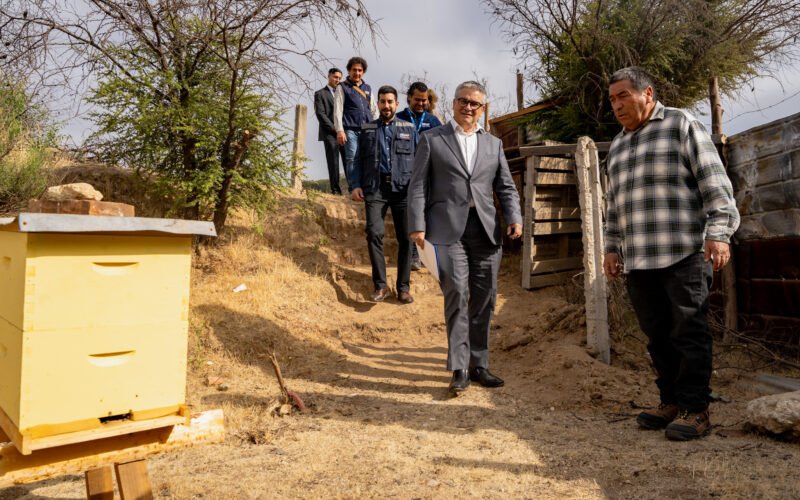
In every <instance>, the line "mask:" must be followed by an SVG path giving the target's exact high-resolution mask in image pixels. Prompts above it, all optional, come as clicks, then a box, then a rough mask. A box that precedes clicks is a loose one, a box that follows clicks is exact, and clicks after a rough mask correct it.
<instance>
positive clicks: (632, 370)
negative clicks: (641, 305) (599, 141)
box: [0, 196, 800, 499]
mask: <svg viewBox="0 0 800 500" xmlns="http://www.w3.org/2000/svg"><path fill="white" fill-rule="evenodd" d="M285 204H286V206H285V207H284V209H285V210H284V212H283V213H284V214H286V215H285V216H281V217H280V218H277V217H276V218H274V219H272V220H270V222H269V224H268V225H265V226H263V227H256V229H255V230H253V228H252V226H251V222H248V221H247V220H246V219H245V218H242V219H241V220H240V221H239V223H240V224H241V225H240V226H239V227H234V228H232V229H233V230H232V231H231V232H230V234H229V235H228V236H227V237H226V241H225V242H224V244H223V245H220V246H218V247H216V248H213V249H211V250H206V251H204V252H203V254H202V255H200V256H199V257H198V258H197V259H196V272H195V274H194V276H193V299H192V300H193V306H192V307H193V309H192V310H193V320H192V330H191V333H190V335H191V341H190V347H191V349H190V351H191V352H190V369H191V373H190V380H189V388H188V393H189V400H190V402H191V403H192V404H193V405H194V407H195V408H198V409H206V408H215V407H221V408H223V409H224V411H225V414H226V425H227V429H228V432H229V438H228V440H227V442H226V443H225V444H221V445H216V446H208V447H202V448H196V449H190V450H186V451H185V452H183V453H174V454H170V455H165V456H162V457H158V458H155V459H152V460H151V461H150V474H151V479H152V482H153V485H154V487H155V489H156V494H157V497H159V498H273V497H290V498H300V497H303V498H329V497H334V498H361V497H368V498H377V497H395V498H455V497H459V498H463V497H468V498H487V497H491V498H537V499H538V498H706V497H722V498H748V499H749V498H798V497H800V482H798V481H797V480H796V478H795V473H796V464H797V463H800V449H798V447H797V445H794V444H787V443H780V442H776V441H774V440H770V439H768V438H763V437H759V436H753V435H750V434H746V433H744V432H743V431H742V430H741V424H742V420H743V411H744V406H745V404H746V402H747V401H748V400H749V399H750V398H752V397H753V396H754V394H751V393H747V392H744V391H743V389H742V387H743V385H742V383H741V380H739V379H738V378H736V377H735V376H734V375H733V374H731V373H729V371H726V370H720V371H719V372H717V373H716V375H715V379H714V388H715V390H716V391H718V392H721V393H724V394H725V395H726V396H728V397H730V398H731V399H732V401H731V402H730V403H728V404H722V403H715V404H714V405H713V407H712V411H713V417H712V418H713V421H714V423H715V425H716V426H715V428H714V432H713V433H712V435H711V436H709V437H708V438H706V439H705V440H702V441H699V442H690V443H673V442H668V441H666V440H665V438H664V436H663V434H662V433H660V432H646V431H640V430H638V429H637V428H636V425H635V422H634V417H635V415H636V414H637V413H638V411H639V409H638V408H640V407H646V406H651V405H654V404H655V403H656V399H655V391H654V389H655V387H654V385H653V384H652V375H651V373H650V369H649V367H648V365H647V363H646V361H645V358H644V343H643V341H642V339H641V337H639V336H637V335H632V334H629V335H626V336H619V335H618V336H617V338H615V343H614V352H613V363H612V366H606V365H603V364H601V363H599V362H598V361H596V360H595V359H594V358H592V357H591V356H590V355H589V354H588V353H587V351H586V350H585V349H584V347H583V346H582V339H583V335H584V333H583V328H584V326H583V321H584V320H583V311H582V308H581V306H580V305H578V304H573V303H571V302H578V301H577V300H575V298H576V296H575V292H574V290H570V289H546V290H542V291H537V292H527V291H523V290H522V289H521V288H520V287H519V286H518V275H517V269H518V260H517V259H518V258H517V259H515V258H514V257H513V256H511V257H509V258H507V259H504V264H503V268H502V270H501V277H500V288H499V292H500V293H499V297H498V308H497V314H496V319H495V324H494V331H493V339H492V342H493V349H492V358H491V360H492V368H493V370H495V371H496V372H497V373H498V374H499V375H501V376H502V377H504V378H505V380H506V386H505V387H503V388H500V389H493V390H488V389H483V388H480V387H475V386H473V387H471V388H470V389H469V390H468V391H467V392H466V393H465V394H464V395H462V396H459V397H458V398H452V399H451V398H449V397H447V394H446V387H447V383H448V381H449V373H448V372H446V371H445V361H444V360H445V356H446V352H445V344H446V341H445V333H444V319H443V313H442V298H441V294H440V292H439V291H438V287H437V285H436V284H435V283H434V282H433V280H432V278H431V277H430V276H429V275H427V273H425V272H421V273H415V274H414V275H413V276H412V280H413V283H412V292H413V293H414V296H415V298H416V301H415V302H414V303H413V304H411V305H400V304H399V303H397V302H396V301H393V300H391V301H388V302H386V303H382V304H372V303H370V302H368V300H367V299H366V296H367V294H368V293H369V291H370V287H371V285H370V278H369V266H368V265H366V244H365V242H364V239H363V233H362V231H363V226H362V225H361V224H362V222H359V220H358V214H357V212H355V211H354V210H353V208H352V206H351V205H350V204H349V203H348V202H346V201H344V200H343V199H335V198H333V197H331V196H320V197H319V198H317V199H313V200H304V199H302V198H294V199H289V200H286V201H285ZM390 269H391V266H390ZM392 279H393V273H392V272H390V280H392ZM240 283H245V284H246V285H247V287H248V290H247V291H246V292H242V293H233V292H232V291H231V290H232V289H233V288H234V287H235V286H236V285H238V284H240ZM568 299H572V300H568ZM272 352H275V353H277V355H278V357H279V359H280V361H281V366H282V369H283V372H284V375H285V376H286V378H287V383H288V385H289V387H290V388H291V389H293V390H295V391H297V392H298V393H300V394H301V395H302V397H303V398H304V400H305V402H306V403H307V404H308V405H309V406H310V409H309V411H308V412H306V413H303V414H301V413H294V414H292V415H289V416H284V417H279V416H276V414H275V410H276V409H277V407H278V403H277V398H278V388H277V384H276V383H275V380H274V376H273V374H272V368H271V366H270V363H269V360H268V356H269V354H270V353H272ZM209 375H212V376H219V377H222V378H223V379H224V380H225V383H226V384H227V385H228V386H229V389H228V390H227V391H220V390H218V389H217V388H216V387H213V386H212V387H207V386H206V385H205V383H204V382H205V381H206V377H207V376H209ZM82 494H83V483H82V478H81V477H69V478H64V479H61V480H57V481H48V482H42V483H37V484H34V485H29V486H25V487H17V488H11V489H7V490H6V491H4V492H0V499H12V498H80V497H81V495H82Z"/></svg>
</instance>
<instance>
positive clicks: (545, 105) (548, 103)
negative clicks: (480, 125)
mask: <svg viewBox="0 0 800 500" xmlns="http://www.w3.org/2000/svg"><path fill="white" fill-rule="evenodd" d="M551 107H553V103H552V102H551V101H549V100H548V101H544V102H540V103H538V104H534V105H532V106H528V107H527V108H525V109H522V110H520V111H515V112H513V113H509V114H506V115H501V116H497V117H495V118H492V119H491V120H490V121H489V122H490V123H491V124H492V125H494V126H497V124H499V123H502V122H506V121H510V120H516V119H518V118H522V117H523V116H525V115H527V114H529V113H535V112H537V111H540V110H542V109H547V108H551Z"/></svg>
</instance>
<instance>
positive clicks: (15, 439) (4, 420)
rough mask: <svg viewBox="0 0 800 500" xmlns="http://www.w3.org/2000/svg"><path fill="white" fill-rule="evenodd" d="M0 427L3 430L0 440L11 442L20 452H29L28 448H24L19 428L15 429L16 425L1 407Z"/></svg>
mask: <svg viewBox="0 0 800 500" xmlns="http://www.w3.org/2000/svg"><path fill="white" fill-rule="evenodd" d="M0 429H2V430H3V434H4V435H5V439H0V441H6V442H10V443H13V444H14V446H16V447H17V449H18V450H20V452H23V453H25V454H26V455H27V454H29V453H30V450H26V449H25V446H24V439H23V437H22V434H21V433H20V432H19V429H17V425H16V424H15V423H14V422H13V421H12V420H11V418H10V417H9V416H8V415H7V414H6V412H5V410H3V408H0Z"/></svg>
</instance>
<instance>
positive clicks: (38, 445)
mask: <svg viewBox="0 0 800 500" xmlns="http://www.w3.org/2000/svg"><path fill="white" fill-rule="evenodd" d="M185 423H186V417H184V416H180V415H168V416H166V417H160V418H153V419H150V420H136V421H134V420H114V421H111V422H105V423H104V424H102V427H98V428H96V429H88V430H85V431H79V432H69V433H66V434H56V435H55V436H45V437H40V438H27V437H26V436H24V434H23V439H24V444H23V447H24V449H25V450H30V451H35V450H43V449H46V448H55V447H57V446H64V445H67V444H73V443H82V442H85V441H94V440H96V439H105V438H109V437H114V436H119V435H122V434H130V433H131V432H141V431H146V430H149V429H158V428H159V427H170V426H172V425H177V424H185ZM23 453H24V451H23Z"/></svg>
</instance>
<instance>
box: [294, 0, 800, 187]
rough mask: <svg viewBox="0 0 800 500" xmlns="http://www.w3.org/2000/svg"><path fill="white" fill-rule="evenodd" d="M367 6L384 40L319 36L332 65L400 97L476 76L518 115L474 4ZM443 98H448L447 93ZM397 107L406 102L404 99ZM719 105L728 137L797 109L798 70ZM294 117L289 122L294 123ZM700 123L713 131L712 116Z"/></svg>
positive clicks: (529, 97) (484, 18) (319, 75)
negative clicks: (415, 87)
mask: <svg viewBox="0 0 800 500" xmlns="http://www.w3.org/2000/svg"><path fill="white" fill-rule="evenodd" d="M366 4H367V7H368V10H369V12H370V14H372V16H373V17H374V18H376V19H380V26H381V29H382V30H383V33H384V38H385V40H384V41H383V42H378V46H377V50H376V49H373V47H372V45H371V44H369V43H366V44H364V45H362V46H361V47H357V48H353V46H352V43H351V41H350V39H349V38H348V37H345V36H342V37H340V38H339V40H338V41H337V40H336V39H335V38H334V37H331V38H329V39H327V38H321V40H322V43H321V44H320V45H319V47H320V49H321V50H322V51H323V53H324V54H325V55H326V56H327V57H329V58H330V59H331V61H332V62H333V63H335V65H336V66H338V67H340V68H342V70H344V69H345V64H346V62H347V59H348V58H349V57H350V56H353V55H361V56H362V57H364V58H365V59H366V60H367V62H368V64H369V68H368V70H367V74H366V75H365V77H364V80H365V81H366V82H367V83H369V84H370V86H372V88H373V89H377V88H378V87H379V86H380V85H384V84H389V85H393V86H395V87H397V89H398V90H399V91H400V92H401V93H404V85H401V82H402V81H407V78H406V79H404V78H403V76H404V75H412V76H423V75H425V76H426V78H427V83H428V84H433V85H434V86H435V87H436V88H437V89H438V88H440V87H441V86H442V85H444V86H446V87H447V88H448V89H449V90H450V92H452V91H453V89H455V87H456V85H458V84H459V83H460V82H462V81H464V80H468V79H473V78H474V77H475V76H477V77H479V78H485V79H486V80H487V81H488V84H489V88H488V91H489V93H490V94H492V97H493V99H494V102H493V106H492V108H493V109H492V110H491V114H492V115H494V114H495V113H501V112H503V111H515V110H516V77H515V72H516V70H517V68H518V67H520V66H519V64H520V63H519V61H517V60H516V58H515V57H514V55H513V54H512V53H511V49H510V47H509V46H508V45H506V43H504V41H503V38H502V35H501V33H500V26H499V25H497V24H493V18H492V17H491V16H490V15H489V14H487V13H486V12H485V10H486V9H485V7H484V6H483V5H482V4H481V3H480V2H479V1H478V0H435V1H431V0H404V1H403V2H387V1H385V0H366ZM326 70H327V68H319V69H318V70H317V71H313V69H312V71H310V72H309V74H310V75H315V77H316V79H317V80H318V84H316V85H315V87H316V88H321V87H322V86H323V85H324V84H325V75H324V74H325V72H326ZM538 97H539V96H537V95H534V94H533V89H532V88H526V95H525V100H526V103H527V104H530V103H532V102H535V101H536V100H537V98H538ZM445 98H447V99H452V94H451V95H449V96H445ZM400 102H401V104H405V97H404V96H401V97H400ZM300 103H301V104H305V105H306V106H308V109H309V119H308V129H307V138H308V139H307V142H306V156H308V157H309V158H310V159H309V162H308V163H307V164H306V176H307V178H310V179H327V176H328V174H327V168H326V166H325V153H324V151H323V149H322V143H320V142H317V140H316V139H317V131H318V125H317V120H316V118H315V117H314V114H313V94H310V95H306V96H304V97H303V99H302V100H301V101H300ZM770 106H772V107H770ZM723 107H724V108H725V115H724V118H723V127H724V132H725V133H726V134H728V135H733V134H735V133H737V132H741V131H744V130H747V129H748V128H751V127H753V126H756V125H760V124H763V123H766V122H769V121H772V120H775V119H778V118H781V117H784V116H787V115H790V114H793V113H797V112H800V68H787V69H784V70H783V71H781V75H780V79H779V80H774V79H760V80H758V81H756V82H754V86H753V90H752V91H751V89H750V88H747V89H744V90H743V92H742V95H741V96H740V97H739V98H738V99H736V100H731V99H723ZM759 109H761V110H762V111H759ZM702 112H704V110H703V109H701V110H700V113H702ZM293 116H294V115H293V114H291V115H289V118H290V119H291V120H293ZM700 118H701V120H703V122H704V123H706V125H707V126H708V127H709V128H710V126H711V118H710V116H708V115H707V114H706V115H705V116H700Z"/></svg>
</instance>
